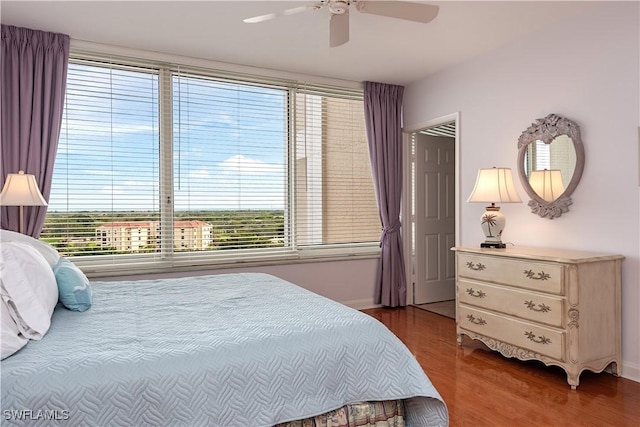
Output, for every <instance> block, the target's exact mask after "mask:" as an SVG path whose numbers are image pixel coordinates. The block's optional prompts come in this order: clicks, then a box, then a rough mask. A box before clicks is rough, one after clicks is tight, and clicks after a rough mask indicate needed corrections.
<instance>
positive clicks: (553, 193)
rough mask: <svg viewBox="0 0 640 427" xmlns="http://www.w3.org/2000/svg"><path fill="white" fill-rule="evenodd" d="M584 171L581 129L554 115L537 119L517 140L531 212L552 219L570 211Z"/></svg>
mask: <svg viewBox="0 0 640 427" xmlns="http://www.w3.org/2000/svg"><path fill="white" fill-rule="evenodd" d="M583 169H584V147H583V146H582V140H581V139H580V127H579V126H578V125H577V124H576V123H575V122H573V121H571V120H569V119H566V118H564V117H560V116H557V115H555V114H549V115H548V116H547V117H545V118H544V119H537V120H536V121H535V123H533V124H532V125H531V126H529V128H527V130H525V131H524V132H522V135H520V138H519V139H518V174H519V176H520V181H521V182H522V186H523V187H524V189H525V191H526V192H527V194H529V197H531V200H530V201H529V207H531V212H533V213H535V214H537V215H539V216H540V217H541V218H549V219H553V218H556V217H559V216H560V215H562V214H563V213H565V212H568V211H569V205H571V194H573V191H574V190H575V189H576V187H577V186H578V182H580V177H582V170H583Z"/></svg>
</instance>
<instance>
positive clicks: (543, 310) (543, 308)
mask: <svg viewBox="0 0 640 427" xmlns="http://www.w3.org/2000/svg"><path fill="white" fill-rule="evenodd" d="M524 304H525V305H526V306H527V308H528V309H529V310H532V311H537V312H539V313H547V312H549V311H551V307H549V306H548V305H545V304H538V308H536V304H535V303H534V302H533V301H525V302H524Z"/></svg>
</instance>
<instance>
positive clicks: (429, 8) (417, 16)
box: [356, 1, 440, 24]
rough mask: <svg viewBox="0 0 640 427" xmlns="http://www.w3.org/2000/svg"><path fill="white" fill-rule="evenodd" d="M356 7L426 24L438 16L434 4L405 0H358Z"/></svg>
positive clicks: (362, 10) (359, 9) (363, 10)
mask: <svg viewBox="0 0 640 427" xmlns="http://www.w3.org/2000/svg"><path fill="white" fill-rule="evenodd" d="M356 9H357V10H358V11H359V12H362V13H369V14H371V15H380V16H389V17H391V18H398V19H405V20H407V21H415V22H422V23H424V24H427V23H429V22H431V21H433V20H434V19H435V17H436V16H438V10H439V9H440V8H439V7H438V6H436V5H431V4H421V3H411V2H406V1H359V2H357V3H356Z"/></svg>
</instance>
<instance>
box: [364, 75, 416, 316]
mask: <svg viewBox="0 0 640 427" xmlns="http://www.w3.org/2000/svg"><path fill="white" fill-rule="evenodd" d="M403 92H404V87H403V86H395V85H389V84H384V83H374V82H365V83H364V114H365V122H366V126H367V138H368V140H369V156H370V157H371V170H372V173H373V180H374V184H375V188H376V196H377V198H378V210H379V211H380V221H381V222H382V236H381V238H380V246H381V247H382V255H381V258H380V262H379V264H378V278H377V283H376V294H375V303H376V304H382V305H385V306H388V307H398V306H405V305H407V280H406V276H405V271H404V257H403V254H402V238H401V235H400V201H401V196H402V124H401V120H402V94H403Z"/></svg>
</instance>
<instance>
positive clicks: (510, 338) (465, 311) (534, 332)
mask: <svg viewBox="0 0 640 427" xmlns="http://www.w3.org/2000/svg"><path fill="white" fill-rule="evenodd" d="M457 317H458V325H459V326H460V327H461V328H464V329H467V330H469V331H472V332H476V333H478V334H482V335H485V336H487V337H492V338H495V339H498V340H500V341H504V342H507V343H509V344H511V345H514V346H517V347H521V348H524V349H527V350H530V351H532V352H533V353H538V354H541V355H543V356H547V357H550V358H552V359H556V360H559V361H564V360H563V354H565V353H564V332H563V331H561V330H557V329H552V328H547V327H544V326H541V325H538V324H533V323H529V322H525V321H521V320H517V319H514V318H510V317H503V316H499V315H496V314H494V313H491V312H488V311H484V310H480V309H476V308H472V307H469V306H466V305H459V306H458V312H457Z"/></svg>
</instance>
